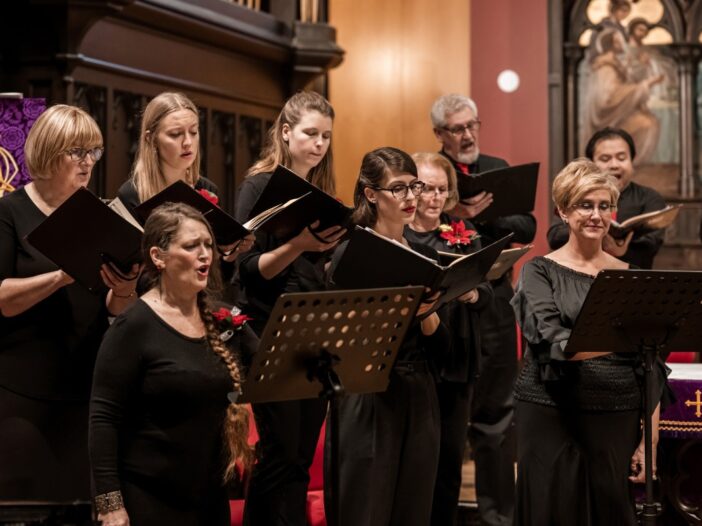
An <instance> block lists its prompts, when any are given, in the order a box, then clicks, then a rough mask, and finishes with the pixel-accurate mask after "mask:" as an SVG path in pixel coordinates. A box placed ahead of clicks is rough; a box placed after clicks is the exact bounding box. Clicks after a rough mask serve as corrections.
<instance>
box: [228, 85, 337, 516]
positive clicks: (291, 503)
mask: <svg viewBox="0 0 702 526" xmlns="http://www.w3.org/2000/svg"><path fill="white" fill-rule="evenodd" d="M333 118H334V110H333V109H332V107H331V105H330V104H329V102H328V101H327V100H326V99H325V98H324V97H322V96H321V95H319V94H317V93H314V92H304V91H303V92H299V93H297V94H295V95H293V96H292V97H291V98H290V99H289V100H288V101H287V102H286V103H285V106H284V107H283V110H282V111H281V112H280V114H279V115H278V118H277V119H276V121H275V123H274V124H273V126H272V127H271V129H270V132H269V139H268V144H267V146H266V148H265V149H264V151H263V153H262V154H261V159H260V160H259V161H258V162H257V163H256V164H255V165H254V166H253V167H252V168H251V169H250V170H249V172H248V174H247V177H246V179H245V180H244V182H243V183H242V185H241V188H239V192H238V197H237V203H236V219H237V220H238V221H240V222H243V221H245V220H247V219H248V216H249V214H250V212H251V210H252V209H253V207H254V205H255V204H256V201H257V199H258V197H259V196H260V195H261V192H263V189H264V188H265V187H266V184H267V183H268V181H269V180H270V178H271V175H272V172H273V170H274V169H275V167H276V166H277V165H278V164H282V165H283V166H286V167H287V168H290V169H291V170H292V171H294V172H295V173H296V174H297V175H299V176H300V177H303V178H305V179H306V180H307V181H309V182H311V183H312V184H314V185H315V186H317V187H318V188H320V189H321V190H324V191H325V192H327V193H328V194H331V195H334V193H335V184H334V172H333V165H332V155H331V150H330V148H329V147H330V144H331V136H332V121H333ZM313 226H314V224H313ZM343 233H344V232H343V231H340V230H339V228H338V227H331V228H328V229H326V230H324V231H322V232H319V233H315V234H313V233H312V231H311V230H310V229H309V228H305V229H304V230H302V232H300V233H299V234H298V235H297V236H295V237H293V238H292V239H290V240H288V241H283V240H280V239H276V238H274V237H273V236H270V235H268V234H265V233H261V232H258V233H257V234H256V242H255V243H254V247H253V249H252V250H251V251H250V252H249V253H248V254H246V255H244V256H242V257H241V258H240V259H239V272H240V279H241V285H242V287H243V290H244V293H245V296H246V303H245V305H244V312H245V313H246V314H248V315H249V316H251V317H252V318H253V320H252V321H251V327H253V329H254V330H255V331H256V332H257V333H258V334H259V335H260V334H261V332H262V331H263V328H264V326H265V325H266V321H267V319H268V316H269V315H270V312H271V309H272V308H273V305H274V304H275V301H276V299H277V298H278V296H280V294H282V293H283V292H309V291H315V290H322V289H324V264H325V263H326V262H327V261H328V258H327V255H326V254H325V252H327V251H328V250H330V249H331V248H333V247H334V246H335V245H336V243H337V242H338V239H339V238H340V237H341V236H342V235H343ZM253 411H254V416H255V418H256V426H257V428H258V432H259V436H260V441H259V443H258V445H257V463H256V465H255V466H254V469H253V473H252V475H251V480H250V484H249V491H248V494H247V498H246V507H245V511H244V521H245V522H246V523H247V524H250V525H252V526H258V525H263V524H265V525H271V526H274V525H277V524H280V525H286V526H287V525H299V526H304V525H305V524H306V501H307V486H308V484H309V468H310V465H311V464H312V458H313V457H314V451H315V447H316V445H317V440H318V439H319V432H320V430H321V426H322V423H323V422H324V418H325V415H326V403H325V402H323V401H321V400H301V401H291V402H273V403H264V404H253Z"/></svg>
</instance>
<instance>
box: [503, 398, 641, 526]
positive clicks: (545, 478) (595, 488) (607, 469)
mask: <svg viewBox="0 0 702 526" xmlns="http://www.w3.org/2000/svg"><path fill="white" fill-rule="evenodd" d="M639 417H640V412H639V411H638V410H632V411H579V410H577V409H559V408H557V407H550V406H545V405H539V404H532V403H529V402H521V401H520V402H517V441H518V448H517V449H518V452H519V453H518V457H519V467H518V478H517V508H516V512H515V520H514V524H515V525H516V526H560V525H568V526H595V525H598V526H602V525H610V524H611V525H615V524H616V525H617V526H634V525H635V524H636V518H635V515H634V500H633V498H632V494H631V491H630V483H629V481H628V475H629V463H630V459H631V456H632V455H633V453H634V450H635V449H636V447H637V446H638V443H639V438H640V437H639Z"/></svg>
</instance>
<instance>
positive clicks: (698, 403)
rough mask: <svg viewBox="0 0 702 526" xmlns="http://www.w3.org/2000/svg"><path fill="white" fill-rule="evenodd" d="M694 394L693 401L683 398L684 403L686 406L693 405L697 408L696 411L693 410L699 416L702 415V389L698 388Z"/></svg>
mask: <svg viewBox="0 0 702 526" xmlns="http://www.w3.org/2000/svg"><path fill="white" fill-rule="evenodd" d="M695 394H696V395H697V400H695V401H694V402H693V401H692V400H685V405H686V406H687V407H690V406H693V405H694V406H695V407H696V408H697V411H695V416H696V417H697V418H699V417H701V416H702V391H700V390H699V389H698V390H697V391H695Z"/></svg>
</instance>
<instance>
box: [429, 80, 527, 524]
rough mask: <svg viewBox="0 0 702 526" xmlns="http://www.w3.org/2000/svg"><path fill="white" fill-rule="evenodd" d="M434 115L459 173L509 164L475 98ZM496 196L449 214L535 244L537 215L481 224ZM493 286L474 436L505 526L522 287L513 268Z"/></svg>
mask: <svg viewBox="0 0 702 526" xmlns="http://www.w3.org/2000/svg"><path fill="white" fill-rule="evenodd" d="M431 121H432V126H433V129H434V135H435V136H436V138H437V139H438V140H439V142H440V143H441V152H440V153H441V154H442V155H444V156H445V157H447V158H448V159H449V160H450V161H451V163H452V164H453V166H454V168H455V169H456V174H457V176H458V178H459V179H460V178H461V177H470V176H471V175H473V174H478V173H481V172H485V171H488V170H494V169H496V168H504V167H506V166H507V162H506V161H504V160H503V159H500V158H497V157H491V156H489V155H484V154H482V153H480V149H479V143H478V141H479V131H480V124H481V123H480V120H479V118H478V108H477V106H476V104H475V102H474V101H473V100H472V99H470V98H468V97H465V96H463V95H457V94H451V95H445V96H442V97H439V98H438V99H437V100H436V101H435V102H434V104H433V106H432V109H431ZM492 201H493V196H492V194H488V193H485V192H481V193H479V194H477V195H475V196H473V197H471V198H469V199H466V200H463V201H461V202H459V204H458V205H456V207H455V208H454V209H453V210H451V211H449V214H450V215H452V216H455V217H459V218H462V219H469V220H471V221H473V223H474V224H475V225H476V228H477V229H478V233H479V234H480V236H481V242H482V245H483V246H487V245H489V244H490V243H492V242H493V241H496V240H497V239H499V238H501V237H503V236H505V235H507V234H509V233H510V232H514V238H513V241H514V242H515V243H529V242H531V241H532V240H533V239H534V235H535V234H536V219H535V218H534V216H532V215H531V214H517V215H510V216H504V217H500V218H497V219H495V220H491V221H487V222H485V221H483V222H481V221H480V218H479V217H478V219H477V221H476V220H474V218H475V217H476V216H478V215H479V214H480V213H481V212H483V211H484V210H485V209H486V208H488V207H489V206H490V205H491V204H492ZM492 285H493V288H494V292H495V298H494V301H493V302H492V303H491V304H490V305H489V306H488V307H486V309H485V310H484V311H482V312H481V314H480V338H481V356H480V362H481V363H480V372H479V377H478V379H477V382H476V385H475V390H474V395H473V396H474V398H473V403H472V408H471V423H470V426H469V430H468V437H469V440H470V445H471V449H472V451H473V458H474V460H475V489H476V495H477V500H478V511H479V513H480V517H481V521H482V523H483V524H488V525H502V524H511V523H512V514H513V509H514V451H513V448H512V447H508V444H506V441H507V436H508V433H509V431H510V429H511V428H512V425H513V418H514V400H513V395H512V389H513V386H514V380H515V378H516V373H517V337H516V329H515V323H516V322H515V317H514V312H513V310H512V308H511V306H510V304H509V301H510V299H511V298H512V295H513V293H514V292H513V290H512V284H511V272H508V273H507V274H506V275H505V276H503V277H502V278H500V279H498V280H496V281H494V282H493V283H492ZM441 476H442V474H441V473H439V477H441ZM437 502H438V500H437V496H436V495H435V503H437ZM435 518H436V516H435ZM438 523H439V522H436V524H438ZM441 523H442V524H444V523H446V524H449V522H444V521H441Z"/></svg>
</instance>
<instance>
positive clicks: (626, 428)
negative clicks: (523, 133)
mask: <svg viewBox="0 0 702 526" xmlns="http://www.w3.org/2000/svg"><path fill="white" fill-rule="evenodd" d="M618 198H619V190H618V189H617V186H616V182H615V180H614V178H613V177H611V176H609V175H607V174H606V173H604V172H602V171H601V170H600V169H599V168H598V167H597V166H596V165H595V164H594V163H592V162H590V161H588V160H584V159H583V160H576V161H573V162H571V163H570V164H569V165H568V166H566V167H565V168H564V169H563V170H562V171H561V172H560V173H559V174H558V176H557V177H556V178H555V180H554V182H553V200H554V202H555V204H556V207H557V209H558V213H559V215H560V217H561V218H562V220H563V221H564V222H565V223H567V225H568V229H569V238H568V242H567V243H566V244H565V245H564V246H563V247H561V248H560V249H558V250H556V251H554V252H551V253H550V254H548V255H547V256H545V257H536V258H534V259H532V260H531V261H529V262H528V263H527V264H525V265H524V268H523V269H522V273H521V277H520V280H519V283H518V286H517V290H516V293H515V296H514V298H513V300H512V305H513V307H514V310H515V312H516V315H517V320H518V321H519V324H520V326H521V328H522V333H523V335H524V338H525V339H526V340H527V342H528V348H527V351H526V354H525V359H524V366H523V368H522V370H521V372H520V374H519V377H518V379H517V383H516V387H515V397H516V399H517V410H516V421H517V444H518V460H519V466H518V477H517V508H516V513H515V524H518V525H525V526H526V525H537V524H538V525H542V524H543V525H546V524H573V525H585V526H590V525H591V526H595V525H603V524H617V525H634V524H636V519H635V516H634V503H633V499H632V498H631V494H630V487H629V480H631V481H635V482H642V481H643V477H644V475H643V472H644V470H643V461H644V459H643V442H642V438H641V436H640V435H641V434H640V432H639V429H640V419H641V416H642V415H641V392H640V390H639V382H638V380H637V378H636V376H635V367H636V362H635V359H634V358H630V357H629V355H628V354H622V355H617V354H611V353H602V352H587V353H576V354H566V353H564V352H563V350H564V349H565V347H566V345H567V343H568V338H569V336H570V332H571V330H572V328H573V324H574V322H575V319H576V318H577V316H578V313H579V311H580V309H581V307H582V304H583V301H584V300H585V296H586V295H587V292H588V290H589V289H590V286H591V285H592V282H593V280H594V278H595V276H596V274H597V273H598V272H599V271H601V270H603V269H626V268H628V264H626V263H624V262H623V261H620V260H618V259H616V258H615V257H614V256H611V255H610V254H608V253H606V252H605V251H604V250H602V239H603V238H604V236H605V235H606V234H607V231H608V228H609V225H610V222H611V221H612V212H613V211H614V210H615V209H616V203H617V199H618ZM596 350H597V348H596V338H595V339H594V340H593V351H596ZM660 372H661V371H660V370H659V373H660ZM659 377H660V378H661V379H662V378H663V377H662V375H660V374H659ZM662 383H663V382H662V381H661V382H660V385H662ZM658 412H659V408H657V409H656V412H655V414H654V437H653V438H654V443H656V442H657V439H658ZM654 460H655V459H654Z"/></svg>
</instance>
